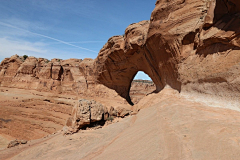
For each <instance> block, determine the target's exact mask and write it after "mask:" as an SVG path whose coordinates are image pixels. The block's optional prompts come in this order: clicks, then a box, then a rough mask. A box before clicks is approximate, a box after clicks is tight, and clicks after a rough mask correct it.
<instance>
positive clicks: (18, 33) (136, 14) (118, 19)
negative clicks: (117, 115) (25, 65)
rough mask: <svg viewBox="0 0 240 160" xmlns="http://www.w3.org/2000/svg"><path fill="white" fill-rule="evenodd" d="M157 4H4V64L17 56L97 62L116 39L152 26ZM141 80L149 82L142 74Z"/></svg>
mask: <svg viewBox="0 0 240 160" xmlns="http://www.w3.org/2000/svg"><path fill="white" fill-rule="evenodd" d="M155 2H156V0H148V1H146V0H138V1H137V0H121V1H109V0H101V1H100V0H89V1H86V0H0V15H1V16H0V61H2V60H3V59H4V58H6V57H10V56H12V55H14V54H18V55H25V54H26V55H29V56H35V57H42V58H47V59H52V58H61V59H69V58H78V59H84V58H96V57H97V55H98V52H99V50H100V49H101V48H102V46H103V45H104V44H105V43H106V42H107V40H108V39H109V38H110V37H111V36H114V35H122V34H123V33H124V31H125V28H126V27H127V26H128V25H129V24H131V23H135V22H139V21H142V20H149V19H150V15H151V12H152V11H153V9H154V7H155ZM136 78H138V79H149V78H148V77H146V76H144V75H143V74H141V73H140V74H138V75H137V77H136Z"/></svg>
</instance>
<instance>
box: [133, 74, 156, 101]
mask: <svg viewBox="0 0 240 160" xmlns="http://www.w3.org/2000/svg"><path fill="white" fill-rule="evenodd" d="M155 90H156V85H155V84H154V82H153V81H152V79H151V78H150V77H149V76H148V75H147V74H145V73H144V72H142V71H139V72H138V73H137V74H136V75H135V77H134V79H133V81H132V83H131V87H130V91H129V96H130V99H131V102H132V105H134V104H137V103H138V102H139V101H140V100H141V99H142V98H143V97H145V96H146V95H148V94H150V93H152V92H154V91H155Z"/></svg>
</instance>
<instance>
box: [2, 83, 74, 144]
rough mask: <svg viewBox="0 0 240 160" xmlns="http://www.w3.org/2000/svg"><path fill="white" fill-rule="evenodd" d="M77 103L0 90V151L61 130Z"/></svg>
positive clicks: (41, 94)
mask: <svg viewBox="0 0 240 160" xmlns="http://www.w3.org/2000/svg"><path fill="white" fill-rule="evenodd" d="M76 99H77V98H76V97H74V96H67V95H63V96H61V95H55V94H51V93H46V92H37V91H33V90H23V89H15V88H4V87H0V149H1V148H4V147H6V145H7V144H8V143H9V141H11V140H13V139H18V140H32V139H38V138H42V137H44V136H46V135H49V134H51V133H54V132H56V131H58V130H61V129H62V127H63V126H64V125H65V122H66V119H67V118H68V117H69V116H70V114H71V111H72V106H73V105H74V103H75V102H76Z"/></svg>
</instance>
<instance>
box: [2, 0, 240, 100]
mask: <svg viewBox="0 0 240 160" xmlns="http://www.w3.org/2000/svg"><path fill="white" fill-rule="evenodd" d="M239 8H240V7H239V2H238V1H236V0H231V1H225V0H224V1H223V0H213V1H198V0H194V1H190V0H173V1H171V2H169V1H161V0H158V1H157V2H156V7H155V9H154V11H153V12H152V15H151V20H150V22H149V21H142V22H139V23H134V24H131V25H130V26H128V27H127V28H126V30H125V34H124V36H113V37H111V38H110V39H109V40H108V42H107V43H106V44H105V45H104V47H103V48H102V49H101V50H100V52H99V55H98V57H97V58H96V59H95V60H92V59H84V60H76V59H71V60H58V59H53V60H51V61H50V62H48V61H46V60H45V59H36V58H33V57H29V58H28V59H27V60H26V61H25V62H23V59H22V58H21V57H17V56H13V57H11V58H10V59H9V58H7V59H5V60H4V61H3V62H2V63H1V72H0V83H1V86H8V87H18V88H28V89H38V90H45V91H57V92H75V93H78V94H79V93H80V94H83V95H87V96H96V95H97V96H102V97H104V96H106V97H109V96H110V97H112V95H111V94H109V91H110V90H109V89H107V88H106V87H108V88H110V89H113V90H115V91H116V92H117V93H118V94H119V95H120V96H122V97H123V98H125V99H126V100H127V101H128V102H129V104H133V103H132V101H131V98H130V96H129V91H130V87H131V82H132V80H133V78H134V76H135V74H136V73H137V72H138V71H144V72H145V73H146V74H148V75H149V76H150V77H151V78H152V80H153V82H154V83H155V85H156V91H160V90H161V89H163V88H164V87H165V86H166V85H169V86H171V87H172V88H174V89H176V90H178V91H179V92H181V91H182V92H196V93H201V94H206V95H212V96H217V97H224V98H225V99H230V100H235V101H239V92H240V79H239V77H240V72H239V65H240V63H239V62H240V54H239V49H240V48H239V47H240V46H239V45H240V42H239V32H240V30H239V26H240V19H239V14H240V10H239ZM100 84H103V85H104V86H106V87H104V86H101V87H100V86H99V85H100ZM96 86H97V87H96ZM103 88H104V89H103ZM102 89H103V90H102ZM105 90H108V91H105ZM92 91H94V93H93V92H92Z"/></svg>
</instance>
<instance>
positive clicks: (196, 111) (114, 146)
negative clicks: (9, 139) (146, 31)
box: [0, 88, 240, 160]
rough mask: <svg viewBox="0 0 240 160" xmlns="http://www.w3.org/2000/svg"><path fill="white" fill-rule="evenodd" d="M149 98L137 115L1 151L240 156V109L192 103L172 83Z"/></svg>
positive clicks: (15, 155)
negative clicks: (238, 110) (100, 127)
mask: <svg viewBox="0 0 240 160" xmlns="http://www.w3.org/2000/svg"><path fill="white" fill-rule="evenodd" d="M159 97H162V98H160V99H159ZM146 98H147V97H146ZM143 100H144V101H145V102H146V104H150V105H149V107H147V106H146V108H144V109H142V110H141V111H140V112H139V113H138V114H137V115H135V116H131V117H128V118H126V119H123V120H121V121H119V122H117V123H113V124H111V125H108V126H106V127H104V128H102V129H98V130H86V131H81V132H79V133H76V134H73V135H69V136H63V135H62V134H61V133H57V134H55V135H51V136H49V137H47V138H45V139H41V140H35V141H31V142H28V144H27V145H26V146H24V145H21V146H17V147H14V148H10V149H7V150H3V151H1V152H0V157H1V158H0V159H7V158H11V159H17V160H19V159H24V160H28V159H29V160H30V159H37V160H38V159H39V160H40V159H81V160H85V159H86V160H89V159H96V160H101V159H102V160H103V159H104V160H105V159H116V160H118V159H119V160H122V159H130V160H134V159H169V160H170V159H171V160H172V159H184V160H190V159H220V160H221V159H222V160H226V159H229V158H230V159H233V160H238V159H239V156H240V147H239V144H240V137H239V129H240V118H239V117H240V113H239V112H236V111H232V110H229V109H222V108H213V107H208V106H204V105H201V104H200V103H195V102H190V101H188V100H186V99H184V98H182V97H181V96H180V95H179V93H177V92H176V91H174V90H172V89H168V88H166V89H164V90H163V91H162V92H160V93H158V94H152V95H151V99H145V98H144V99H143ZM29 145H30V146H29Z"/></svg>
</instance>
